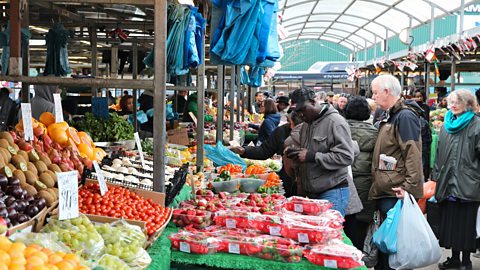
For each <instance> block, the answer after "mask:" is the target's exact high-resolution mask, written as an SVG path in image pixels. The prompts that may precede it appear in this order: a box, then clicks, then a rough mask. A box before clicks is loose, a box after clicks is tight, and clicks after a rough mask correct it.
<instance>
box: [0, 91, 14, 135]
mask: <svg viewBox="0 0 480 270" xmlns="http://www.w3.org/2000/svg"><path fill="white" fill-rule="evenodd" d="M9 94H10V91H9V90H8V88H6V87H3V88H2V89H1V90H0V131H6V130H7V129H8V128H9V127H13V126H14V125H15V122H16V117H17V105H16V104H15V101H13V100H12V99H11V98H10V97H9Z"/></svg>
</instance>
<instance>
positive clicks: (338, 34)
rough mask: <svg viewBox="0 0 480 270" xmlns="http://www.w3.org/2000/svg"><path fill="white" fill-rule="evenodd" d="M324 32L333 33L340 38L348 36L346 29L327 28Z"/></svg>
mask: <svg viewBox="0 0 480 270" xmlns="http://www.w3.org/2000/svg"><path fill="white" fill-rule="evenodd" d="M325 33H327V34H333V35H336V36H339V37H342V38H344V37H347V36H348V31H340V30H334V29H328V31H325Z"/></svg>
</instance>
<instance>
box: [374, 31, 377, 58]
mask: <svg viewBox="0 0 480 270" xmlns="http://www.w3.org/2000/svg"><path fill="white" fill-rule="evenodd" d="M373 44H374V45H373V59H375V61H376V60H377V36H374V37H373Z"/></svg>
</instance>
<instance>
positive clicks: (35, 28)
mask: <svg viewBox="0 0 480 270" xmlns="http://www.w3.org/2000/svg"><path fill="white" fill-rule="evenodd" d="M29 28H30V29H31V30H35V31H36V32H40V33H48V29H47V28H45V27H38V26H30V27H29Z"/></svg>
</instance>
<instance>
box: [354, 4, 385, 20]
mask: <svg viewBox="0 0 480 270" xmlns="http://www.w3.org/2000/svg"><path fill="white" fill-rule="evenodd" d="M387 8H388V7H386V6H383V5H380V4H378V3H370V2H366V1H356V2H355V3H353V5H352V6H351V7H350V8H349V9H348V10H347V11H346V12H345V14H353V15H361V16H362V17H365V18H370V19H371V18H373V17H375V16H377V15H378V14H380V13H382V12H384V11H385V10H387Z"/></svg>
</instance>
